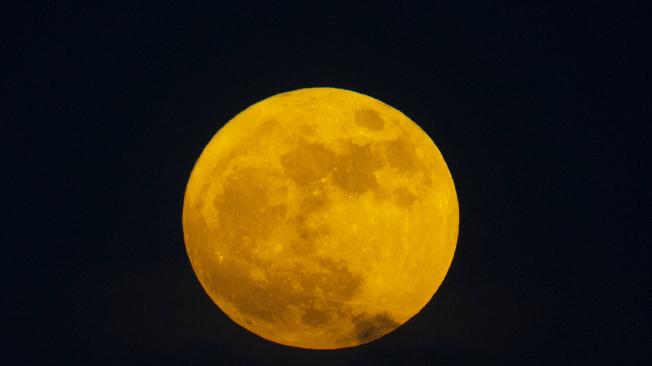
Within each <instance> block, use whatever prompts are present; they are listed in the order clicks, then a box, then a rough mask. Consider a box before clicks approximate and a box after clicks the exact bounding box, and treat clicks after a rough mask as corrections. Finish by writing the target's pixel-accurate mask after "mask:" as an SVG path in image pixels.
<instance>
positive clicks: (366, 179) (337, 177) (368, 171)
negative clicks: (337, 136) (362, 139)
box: [333, 143, 383, 194]
mask: <svg viewBox="0 0 652 366" xmlns="http://www.w3.org/2000/svg"><path fill="white" fill-rule="evenodd" d="M347 150H348V152H347V153H346V154H344V155H338V156H337V158H336V160H335V169H334V171H333V183H335V185H337V186H338V187H340V188H342V189H343V190H345V191H347V192H349V193H355V194H361V193H364V192H366V191H368V190H377V189H378V181H377V180H376V176H375V175H374V172H375V171H376V170H377V169H378V168H380V167H381V166H382V165H383V164H382V161H381V160H380V159H379V157H378V156H376V155H375V154H374V153H373V151H372V150H371V148H370V147H369V146H358V145H356V144H353V143H349V144H348V145H347Z"/></svg>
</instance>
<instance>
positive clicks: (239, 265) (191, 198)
mask: <svg viewBox="0 0 652 366" xmlns="http://www.w3.org/2000/svg"><path fill="white" fill-rule="evenodd" d="M458 221H459V211H458V203H457V196H456V194H455V187H454V185H453V180H452V178H451V174H450V172H449V170H448V168H447V166H446V163H445V162H444V159H443V157H442V155H441V153H440V152H439V150H438V149H437V147H436V146H435V144H434V143H433V142H432V140H431V139H430V138H429V137H428V135H426V134H425V133H424V132H423V131H422V130H421V129H420V128H419V127H418V126H417V125H416V124H415V123H414V122H412V120H410V119H409V118H408V117H406V116H405V115H404V114H402V113H401V112H399V111H398V110H396V109H394V108H392V107H390V106H388V105H387V104H384V103H382V102H380V101H378V100H376V99H374V98H371V97H368V96H366V95H362V94H358V93H355V92H352V91H347V90H342V89H334V88H309V89H300V90H295V91H291V92H287V93H282V94H278V95H275V96H273V97H270V98H267V99H265V100H263V101H261V102H259V103H256V104H254V105H252V106H250V107H249V108H247V109H246V110H244V111H243V112H241V113H240V114H238V115H237V116H235V118H233V119H232V120H231V121H229V123H227V124H226V125H225V126H224V127H223V128H222V129H220V130H219V132H218V133H217V134H216V135H215V136H214V137H213V139H212V140H211V141H210V143H209V144H208V145H207V146H206V148H205V149H204V151H203V152H202V154H201V156H200V157H199V160H198V161H197V163H196V165H195V167H194V169H193V171H192V174H191V176H190V180H189V182H188V187H187V189H186V194H185V199H184V206H183V229H184V238H185V242H186V249H187V252H188V256H189V257H190V261H191V263H192V266H193V268H194V270H195V273H196V274H197V277H198V278H199V281H200V282H201V284H202V286H203V287H204V289H205V290H206V292H207V293H208V295H209V296H210V297H211V299H212V300H213V301H214V302H215V303H216V304H217V305H218V306H219V307H220V309H222V310H223V311H224V312H225V313H226V314H227V315H228V316H229V317H230V318H231V319H233V320H234V321H235V322H236V323H238V324H240V325H241V326H243V327H244V328H246V329H248V330H250V331H251V332H253V333H255V334H258V335H259V336H261V337H264V338H266V339H268V340H271V341H274V342H277V343H281V344H285V345H289V346H295V347H303V348H315V349H333V348H342V347H352V346H356V345H359V344H363V343H367V342H370V341H373V340H375V339H377V338H380V337H381V336H383V335H385V334H387V333H389V332H391V331H392V330H394V329H396V328H397V327H398V326H400V325H401V324H403V323H405V322H406V321H407V320H408V319H410V318H411V317H412V316H414V315H415V314H416V313H417V312H419V311H420V310H421V309H422V308H423V307H424V306H425V305H426V303H427V302H428V301H429V300H430V298H431V297H432V296H433V294H434V293H435V291H436V290H437V288H438V287H439V285H440V284H441V282H442V281H443V280H444V276H445V275H446V272H447V271H448V268H449V266H450V264H451V261H452V259H453V253H454V251H455V245H456V241H457V233H458Z"/></svg>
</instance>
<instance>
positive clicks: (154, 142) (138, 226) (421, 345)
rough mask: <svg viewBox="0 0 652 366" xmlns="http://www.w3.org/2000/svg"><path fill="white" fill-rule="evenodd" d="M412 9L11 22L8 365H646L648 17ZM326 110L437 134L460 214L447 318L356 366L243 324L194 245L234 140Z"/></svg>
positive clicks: (535, 7)
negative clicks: (200, 163) (347, 109)
mask: <svg viewBox="0 0 652 366" xmlns="http://www.w3.org/2000/svg"><path fill="white" fill-rule="evenodd" d="M234 3H237V2H234ZM395 3H396V4H394V5H392V6H388V7H386V6H385V5H382V4H379V3H371V4H369V5H360V4H357V3H356V2H351V3H350V4H348V5H347V6H343V7H340V8H332V7H329V8H326V7H320V6H314V5H311V6H284V5H280V4H272V5H268V6H267V7H265V8H261V7H258V6H256V5H254V4H251V3H242V4H233V5H230V6H223V7H218V6H216V5H211V6H206V5H201V4H197V3H192V5H184V6H182V7H165V6H159V7H156V8H152V7H146V6H136V5H128V6H116V5H113V6H111V7H106V8H102V7H96V6H91V5H88V4H87V5H85V6H78V5H71V4H66V3H60V4H55V3H49V4H46V5H41V6H26V5H24V6H23V8H21V9H14V10H12V11H6V12H4V15H3V17H4V18H5V19H6V20H8V21H9V22H5V24H11V26H10V27H8V29H6V30H5V34H6V35H8V36H9V39H10V42H5V43H4V45H3V46H2V47H3V54H4V55H6V56H5V58H6V59H7V60H9V62H10V66H8V67H7V68H5V72H6V77H5V78H4V80H5V82H4V83H3V84H4V85H3V88H4V89H5V92H6V93H7V94H6V95H9V97H8V98H9V99H8V100H9V101H10V103H9V104H10V105H11V107H13V108H9V109H6V110H5V112H6V113H7V118H6V119H5V121H8V123H7V125H5V126H7V127H5V128H3V129H5V131H6V132H7V133H5V134H3V135H4V136H3V140H4V141H5V143H3V147H2V150H3V151H2V153H3V159H6V163H5V164H4V166H5V168H4V171H5V173H6V174H7V175H6V178H5V179H4V184H5V185H6V186H5V187H6V189H5V190H4V192H3V199H4V198H6V199H7V201H6V202H8V206H7V211H6V213H7V215H6V218H7V219H6V220H4V222H5V223H6V224H8V226H9V228H8V230H5V231H4V232H3V237H4V239H3V242H4V243H7V244H8V246H7V248H9V251H8V252H6V253H5V255H4V257H3V270H4V271H6V274H5V276H4V277H5V279H6V281H5V282H6V283H7V287H6V288H7V289H6V290H5V293H6V294H7V295H6V296H5V297H4V298H5V299H4V301H3V302H4V303H5V304H8V305H9V306H10V310H9V312H8V313H7V314H8V315H9V320H8V322H7V323H6V324H8V327H7V328H6V330H5V334H7V335H8V337H7V340H8V342H7V343H6V344H5V346H6V349H7V350H9V352H7V353H5V356H4V357H5V359H7V360H8V363H9V364H28V363H32V362H34V363H38V364H48V363H53V364H121V365H124V364H228V365H231V364H233V365H239V364H325V365H336V364H374V365H381V364H388V365H391V364H405V365H419V364H431V365H438V364H520V365H528V364H596V363H603V362H604V363H611V362H617V363H621V362H622V363H624V364H645V361H644V357H646V356H649V355H650V353H649V352H650V351H649V349H650V340H651V331H650V325H649V324H650V323H649V317H648V316H649V315H648V313H649V311H650V305H649V300H650V289H649V288H650V272H649V268H648V267H649V266H650V265H649V262H648V259H647V251H646V246H647V244H649V242H647V241H646V240H647V238H646V232H647V230H648V227H649V219H648V221H647V222H646V221H645V220H641V218H642V217H645V216H643V215H642V212H643V210H645V211H648V206H649V200H648V199H649V194H648V193H647V192H648V190H649V180H647V179H645V178H643V177H638V178H636V175H637V174H638V173H640V172H645V171H647V170H649V168H650V165H649V163H648V162H647V160H646V158H647V157H649V152H648V151H649V150H647V149H644V148H643V147H644V146H643V144H644V143H645V141H646V138H647V137H646V136H647V135H646V134H645V133H644V132H643V130H642V129H640V128H641V127H643V126H644V124H645V123H649V122H650V120H646V119H645V118H643V117H642V112H644V111H645V110H646V109H648V110H649V108H650V98H649V93H647V94H646V93H639V92H637V90H643V89H638V88H637V87H643V86H645V88H646V89H647V90H648V91H649V84H647V86H646V84H644V81H645V80H646V77H647V73H648V71H649V67H650V65H649V63H648V64H646V63H644V62H643V60H644V58H643V57H642V56H643V54H644V52H645V51H646V50H649V44H650V43H649V39H648V40H647V42H644V40H643V38H644V37H643V35H644V32H643V29H644V24H645V22H646V21H649V19H647V20H646V16H645V14H646V13H645V12H644V11H643V9H642V8H641V7H639V6H637V5H636V3H634V2H628V1H621V2H614V4H612V5H609V6H605V5H601V6H600V5H597V4H592V5H587V6H584V5H581V4H580V3H574V4H575V5H568V4H567V5H564V6H557V5H554V4H551V3H549V2H541V3H537V4H525V3H523V2H518V3H513V4H507V3H502V4H497V3H495V2H479V3H478V4H471V3H467V2H461V1H460V2H453V1H450V2H446V3H444V2H433V4H410V5H399V4H398V3H401V2H395ZM645 44H647V46H646V45H645ZM648 61H649V59H648ZM311 86H332V87H339V88H346V89H351V90H355V91H358V92H361V93H364V94H368V95H371V96H373V97H375V98H378V99H380V100H382V101H384V102H386V103H388V104H390V105H392V106H394V107H395V108H397V109H399V110H401V111H403V112H404V113H406V114H407V115H408V116H410V117H411V118H412V119H414V120H415V121H417V122H418V123H419V124H420V125H421V126H422V127H423V129H424V130H425V131H426V132H427V133H428V134H429V135H430V136H432V138H433V139H434V140H435V142H436V144H437V145H438V147H439V148H440V150H441V151H442V153H443V154H444V157H445V158H446V160H447V163H448V165H449V167H450V169H451V171H452V174H453V178H454V180H455V183H456V188H457V191H458V195H459V202H460V209H461V218H460V219H461V223H460V237H459V242H458V248H457V252H456V255H455V259H454V261H453V265H452V267H451V269H450V271H449V274H448V276H447V278H446V280H445V281H444V284H443V286H442V287H441V288H440V290H439V291H438V292H437V295H436V296H435V297H434V299H433V300H432V301H431V302H430V303H429V304H428V305H427V306H426V307H425V308H424V309H423V311H421V312H420V313H419V314H418V315H417V316H415V317H414V318H413V319H412V320H411V321H409V322H408V323H407V324H405V325H404V326H402V327H400V328H399V329H398V330H396V331H395V332H393V333H391V334H389V335H387V336H386V337H384V338H382V339H380V340H378V341H376V342H373V343H371V344H368V345H364V346H361V347H356V348H352V349H345V350H337V351H310V350H302V349H294V348H289V347H284V346H280V345H277V344H274V343H271V342H267V341H265V340H262V339H260V338H258V337H257V336H255V335H253V334H251V333H249V332H247V331H245V330H244V329H242V328H240V327H239V326H237V325H236V324H235V323H233V322H231V321H230V320H229V319H228V318H227V317H226V316H225V315H224V314H222V313H221V311H219V310H218V309H217V308H216V306H215V305H214V304H213V303H212V302H211V301H210V299H209V298H208V296H206V295H205V294H204V292H203V290H202V289H201V287H200V285H199V283H198V281H197V280H196V278H195V276H194V273H193V271H192V268H191V267H190V264H189V261H188V259H187V256H186V253H185V247H184V243H183V236H182V228H181V207H182V200H183V193H184V189H185V184H186V182H187V178H188V176H189V174H190V171H191V169H192V167H193V164H194V162H195V160H196V158H197V157H198V156H199V154H200V152H201V150H202V149H203V147H204V146H205V144H206V143H207V142H208V141H209V139H210V138H211V137H212V136H213V134H214V133H215V132H216V131H217V130H218V129H219V128H220V127H221V126H222V125H223V124H224V123H226V122H227V121H228V120H229V119H230V118H231V117H233V116H234V115H235V114H236V113H238V112H239V111H241V110H242V109H244V108H245V107H247V106H249V105H250V104H252V103H254V102H256V101H259V100H261V99H263V98H266V97H268V96H271V95H273V94H276V93H279V92H282V91H287V90H292V89H297V88H302V87H311ZM3 124H4V122H3ZM648 362H649V361H648Z"/></svg>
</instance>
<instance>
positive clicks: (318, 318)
mask: <svg viewBox="0 0 652 366" xmlns="http://www.w3.org/2000/svg"><path fill="white" fill-rule="evenodd" d="M329 320H330V316H329V315H328V312H327V311H323V310H318V309H315V308H308V309H306V311H305V312H304V314H303V316H302V317H301V321H303V322H304V323H305V324H306V325H308V326H311V327H316V326H319V325H322V324H326V323H328V322H329Z"/></svg>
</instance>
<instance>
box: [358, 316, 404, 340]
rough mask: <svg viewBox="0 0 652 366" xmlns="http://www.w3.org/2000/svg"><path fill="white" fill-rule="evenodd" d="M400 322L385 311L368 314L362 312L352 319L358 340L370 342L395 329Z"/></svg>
mask: <svg viewBox="0 0 652 366" xmlns="http://www.w3.org/2000/svg"><path fill="white" fill-rule="evenodd" d="M399 325H400V324H399V323H397V322H396V321H394V319H392V317H391V316H390V315H389V314H387V313H378V314H374V315H369V314H367V313H362V314H360V315H358V316H357V317H355V318H354V319H353V329H354V332H355V337H356V339H358V340H359V341H360V342H363V343H365V342H370V341H373V340H374V339H378V338H380V337H382V336H383V335H385V334H387V333H389V332H391V331H392V330H394V329H396V328H397V327H398V326H399Z"/></svg>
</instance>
